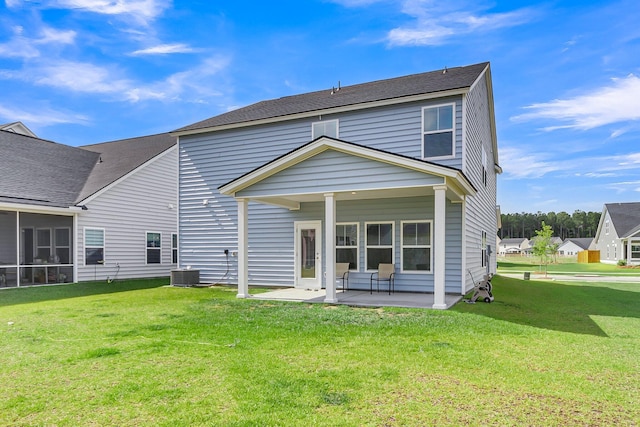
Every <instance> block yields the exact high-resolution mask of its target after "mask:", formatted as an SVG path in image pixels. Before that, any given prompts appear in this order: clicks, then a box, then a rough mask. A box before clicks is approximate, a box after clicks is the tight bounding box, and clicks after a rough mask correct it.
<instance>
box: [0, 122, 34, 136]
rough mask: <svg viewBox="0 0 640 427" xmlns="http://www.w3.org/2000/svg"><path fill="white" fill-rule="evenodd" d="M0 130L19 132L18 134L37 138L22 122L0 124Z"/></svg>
mask: <svg viewBox="0 0 640 427" xmlns="http://www.w3.org/2000/svg"><path fill="white" fill-rule="evenodd" d="M0 130H4V131H7V132H13V133H19V134H20V135H26V136H32V137H34V138H37V136H36V134H35V133H33V132H32V131H31V129H29V128H28V127H26V126H25V125H24V124H23V123H22V122H13V123H7V124H4V125H0Z"/></svg>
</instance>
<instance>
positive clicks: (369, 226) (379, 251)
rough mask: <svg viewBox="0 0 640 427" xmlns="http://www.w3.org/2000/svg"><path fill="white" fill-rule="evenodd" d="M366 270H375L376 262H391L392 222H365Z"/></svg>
mask: <svg viewBox="0 0 640 427" xmlns="http://www.w3.org/2000/svg"><path fill="white" fill-rule="evenodd" d="M365 228H366V232H367V236H366V252H365V256H366V258H367V260H366V263H367V270H377V269H378V264H393V222H381V223H366V224H365Z"/></svg>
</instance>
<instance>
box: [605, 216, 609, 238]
mask: <svg viewBox="0 0 640 427" xmlns="http://www.w3.org/2000/svg"><path fill="white" fill-rule="evenodd" d="M604 234H605V235H608V234H609V220H608V219H607V220H605V222H604Z"/></svg>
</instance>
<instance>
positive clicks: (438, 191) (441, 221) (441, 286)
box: [433, 185, 447, 309]
mask: <svg viewBox="0 0 640 427" xmlns="http://www.w3.org/2000/svg"><path fill="white" fill-rule="evenodd" d="M434 190H435V207H434V216H433V224H434V228H435V229H434V230H433V308H437V309H445V308H447V304H446V302H445V265H446V264H445V258H446V253H445V249H446V247H445V246H446V245H445V231H446V225H447V222H446V216H447V208H446V201H447V199H446V190H447V187H446V186H445V185H440V186H437V187H434Z"/></svg>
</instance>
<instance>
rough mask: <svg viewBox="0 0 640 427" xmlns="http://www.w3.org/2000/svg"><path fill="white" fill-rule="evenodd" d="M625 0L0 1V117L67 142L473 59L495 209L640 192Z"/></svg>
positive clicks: (580, 202) (597, 202)
mask: <svg viewBox="0 0 640 427" xmlns="http://www.w3.org/2000/svg"><path fill="white" fill-rule="evenodd" d="M638 19H640V4H639V3H638V2H637V0H622V1H588V0H585V1H543V2H520V1H482V0H480V1H465V0H462V1H449V2H442V1H431V0H317V1H314V0H296V1H277V2H242V1H233V2H232V1H224V0H220V1H211V0H195V1H188V2H186V1H173V2H172V1H170V0H130V1H125V0H5V2H4V4H2V5H1V6H0V24H1V25H0V89H1V90H2V94H3V96H2V97H1V98H0V123H3V122H4V123H8V122H13V121H22V122H23V123H25V124H26V125H27V126H28V127H29V128H30V129H32V130H33V131H34V132H35V133H36V134H37V135H38V136H40V137H41V138H44V139H49V140H53V141H56V142H60V143H65V144H69V145H84V144H91V143H96V142H103V141H110V140H116V139H122V138H128V137H133V136H142V135H149V134H154V133H160V132H165V131H171V130H174V129H177V128H179V127H182V126H185V125H187V124H190V123H193V122H196V121H199V120H202V119H205V118H208V117H211V116H215V115H217V114H220V113H223V112H225V111H228V110H230V109H233V108H237V107H240V106H244V105H248V104H251V103H253V102H257V101H260V100H265V99H272V98H277V97H281V96H285V95H292V94H298V93H304V92H309V91H315V90H321V89H323V88H331V87H332V86H335V85H337V83H338V81H340V82H341V84H342V85H343V86H346V85H350V84H356V83H363V82H367V81H372V80H379V79H385V78H391V77H397V76H402V75H407V74H413V73H419V72H424V71H431V70H435V69H440V68H444V67H445V66H446V67H454V66H460V65H469V64H474V63H478V62H484V61H490V62H491V67H492V75H493V85H494V97H495V107H496V122H497V131H498V140H499V142H498V144H499V162H500V165H501V166H502V168H503V170H504V173H503V174H502V175H501V176H500V177H499V184H498V187H499V188H498V203H499V204H500V206H501V209H502V212H503V213H513V212H537V211H541V212H550V211H554V212H560V211H566V212H568V213H573V212H574V211H575V210H584V211H600V210H601V209H602V205H603V204H604V203H611V202H630V201H638V200H640V120H639V119H640V25H638Z"/></svg>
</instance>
